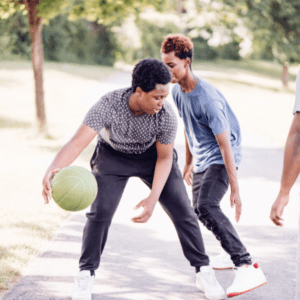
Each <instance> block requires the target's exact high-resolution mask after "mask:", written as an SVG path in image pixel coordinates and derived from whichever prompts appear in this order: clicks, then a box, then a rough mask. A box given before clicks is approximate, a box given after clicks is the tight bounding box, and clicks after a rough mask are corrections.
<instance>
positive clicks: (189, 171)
mask: <svg viewBox="0 0 300 300" xmlns="http://www.w3.org/2000/svg"><path fill="white" fill-rule="evenodd" d="M184 138H185V166H184V168H183V174H182V177H183V179H184V180H185V182H186V183H187V184H188V185H189V186H191V185H192V183H193V155H192V153H191V151H190V148H189V144H188V141H187V138H186V133H185V131H184Z"/></svg>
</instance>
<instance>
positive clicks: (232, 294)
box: [227, 281, 267, 298]
mask: <svg viewBox="0 0 300 300" xmlns="http://www.w3.org/2000/svg"><path fill="white" fill-rule="evenodd" d="M265 284H267V281H266V282H264V283H263V284H261V285H258V286H256V287H254V288H252V289H250V290H247V291H244V292H239V293H230V294H228V295H227V297H228V298H232V297H235V296H239V295H242V294H245V293H248V292H251V291H253V290H255V289H257V288H259V287H261V286H263V285H265Z"/></svg>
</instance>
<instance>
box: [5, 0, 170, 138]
mask: <svg viewBox="0 0 300 300" xmlns="http://www.w3.org/2000/svg"><path fill="white" fill-rule="evenodd" d="M163 3H164V0H124V1H118V0H102V1H94V0H51V1H49V0H0V18H3V19H5V18H8V17H9V16H11V15H12V14H14V13H15V12H16V11H18V10H23V11H24V12H27V16H28V19H29V26H30V37H31V58H32V67H33V72H34V80H35V103H36V116H37V121H38V129H39V132H40V133H43V134H47V124H46V113H45V105H44V89H43V44H42V28H43V22H47V21H48V20H49V19H51V18H53V17H55V16H56V15H58V14H61V13H69V16H70V19H71V20H76V19H79V18H85V19H87V20H89V21H97V22H98V23H99V24H104V25H108V24H110V23H111V22H114V21H117V20H120V19H124V18H125V17H126V16H127V15H128V14H130V13H137V12H139V11H140V10H141V9H142V8H143V7H145V6H154V7H155V8H157V9H161V8H162V5H163Z"/></svg>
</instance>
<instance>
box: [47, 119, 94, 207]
mask: <svg viewBox="0 0 300 300" xmlns="http://www.w3.org/2000/svg"><path fill="white" fill-rule="evenodd" d="M96 135H97V131H95V130H94V129H92V128H90V127H89V126H87V125H85V124H82V125H81V126H80V127H79V129H78V130H77V132H76V133H75V135H74V136H73V137H72V139H71V140H70V141H69V142H68V143H66V144H65V145H64V146H63V147H62V148H61V149H60V150H59V151H58V153H57V154H56V156H55V158H54V160H53V162H52V163H51V165H50V166H49V168H48V169H47V171H46V174H45V176H44V179H43V183H42V184H43V192H42V195H43V197H44V202H45V204H47V203H49V199H51V193H52V190H51V181H52V179H53V177H54V175H55V173H57V172H58V171H59V170H60V169H62V168H64V167H66V166H69V165H70V164H71V163H73V162H74V161H75V159H76V158H77V157H78V156H79V154H80V153H81V152H82V151H83V149H84V148H85V147H86V146H87V145H89V144H90V142H91V141H92V140H93V139H94V138H95V136H96Z"/></svg>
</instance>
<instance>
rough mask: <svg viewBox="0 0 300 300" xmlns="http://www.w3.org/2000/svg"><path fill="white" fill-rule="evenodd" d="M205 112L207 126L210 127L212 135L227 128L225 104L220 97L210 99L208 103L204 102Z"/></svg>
mask: <svg viewBox="0 0 300 300" xmlns="http://www.w3.org/2000/svg"><path fill="white" fill-rule="evenodd" d="M205 114H206V117H207V121H208V126H209V127H210V128H211V130H212V132H213V134H214V135H218V134H220V133H223V132H224V131H226V130H227V129H229V125H228V120H227V115H226V106H225V103H224V101H222V99H221V98H218V99H211V101H210V102H209V103H206V105H205Z"/></svg>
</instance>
